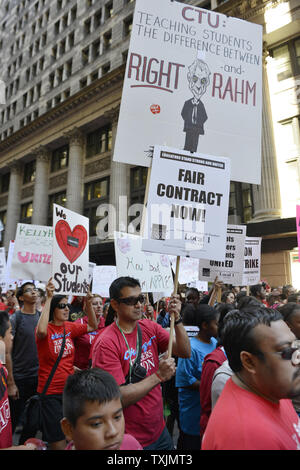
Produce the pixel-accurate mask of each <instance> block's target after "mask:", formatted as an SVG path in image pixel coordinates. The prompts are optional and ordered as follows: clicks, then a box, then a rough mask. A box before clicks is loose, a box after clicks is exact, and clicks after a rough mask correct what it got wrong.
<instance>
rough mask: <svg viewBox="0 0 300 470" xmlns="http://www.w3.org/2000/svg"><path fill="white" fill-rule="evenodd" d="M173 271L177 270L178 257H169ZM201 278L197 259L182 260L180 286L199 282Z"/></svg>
mask: <svg viewBox="0 0 300 470" xmlns="http://www.w3.org/2000/svg"><path fill="white" fill-rule="evenodd" d="M169 258H170V261H171V266H172V269H173V271H174V272H175V269H176V256H169ZM198 278H199V260H198V259H197V258H183V257H181V258H180V269H179V278H178V282H179V284H187V283H188V282H192V281H197V280H198Z"/></svg>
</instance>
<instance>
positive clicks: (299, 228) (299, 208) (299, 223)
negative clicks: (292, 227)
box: [296, 206, 300, 261]
mask: <svg viewBox="0 0 300 470" xmlns="http://www.w3.org/2000/svg"><path fill="white" fill-rule="evenodd" d="M296 224H297V240H298V253H299V255H298V260H299V261H300V206H296Z"/></svg>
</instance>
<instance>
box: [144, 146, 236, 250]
mask: <svg viewBox="0 0 300 470" xmlns="http://www.w3.org/2000/svg"><path fill="white" fill-rule="evenodd" d="M229 187H230V160H229V159H228V158H221V157H210V156H207V155H202V154H197V155H195V156H190V154H189V152H184V151H181V152H179V151H177V150H175V149H171V148H169V147H159V146H155V147H154V154H153V163H152V169H151V177H150V184H149V194H148V202H147V211H146V218H145V223H144V232H143V242H142V249H143V250H144V251H151V252H154V253H164V254H168V255H175V256H180V257H181V256H183V257H191V258H204V259H212V257H217V259H224V256H225V254H224V253H225V242H226V227H227V219H228V200H229Z"/></svg>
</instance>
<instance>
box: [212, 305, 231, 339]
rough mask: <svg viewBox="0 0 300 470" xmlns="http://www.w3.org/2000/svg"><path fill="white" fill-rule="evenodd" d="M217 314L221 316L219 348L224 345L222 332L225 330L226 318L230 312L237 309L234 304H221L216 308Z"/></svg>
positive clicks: (219, 322)
mask: <svg viewBox="0 0 300 470" xmlns="http://www.w3.org/2000/svg"><path fill="white" fill-rule="evenodd" d="M215 308H216V310H217V312H219V314H220V318H219V321H218V346H221V344H222V339H221V338H222V330H223V325H224V318H225V317H226V315H227V313H228V312H231V310H235V307H234V305H233V304H225V303H221V304H218V305H217V306H216V307H215Z"/></svg>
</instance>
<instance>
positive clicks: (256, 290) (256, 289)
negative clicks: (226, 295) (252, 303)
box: [250, 284, 263, 297]
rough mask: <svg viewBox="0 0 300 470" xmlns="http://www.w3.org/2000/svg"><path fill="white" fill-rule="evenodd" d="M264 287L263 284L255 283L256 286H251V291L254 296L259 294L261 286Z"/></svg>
mask: <svg viewBox="0 0 300 470" xmlns="http://www.w3.org/2000/svg"><path fill="white" fill-rule="evenodd" d="M262 287H263V285H262V284H255V285H254V286H250V293H251V295H253V297H256V296H257V294H259V293H260V292H261V288H262Z"/></svg>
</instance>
